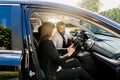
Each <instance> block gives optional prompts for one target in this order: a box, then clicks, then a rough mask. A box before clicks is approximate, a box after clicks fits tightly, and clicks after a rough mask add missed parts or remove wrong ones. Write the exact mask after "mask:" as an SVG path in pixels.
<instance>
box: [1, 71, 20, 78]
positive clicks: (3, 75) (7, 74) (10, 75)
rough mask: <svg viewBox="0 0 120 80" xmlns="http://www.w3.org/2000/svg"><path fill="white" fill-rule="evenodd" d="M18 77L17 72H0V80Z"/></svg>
mask: <svg viewBox="0 0 120 80" xmlns="http://www.w3.org/2000/svg"><path fill="white" fill-rule="evenodd" d="M18 76H19V73H18V72H11V71H8V72H7V71H0V80H8V79H11V78H15V77H18Z"/></svg>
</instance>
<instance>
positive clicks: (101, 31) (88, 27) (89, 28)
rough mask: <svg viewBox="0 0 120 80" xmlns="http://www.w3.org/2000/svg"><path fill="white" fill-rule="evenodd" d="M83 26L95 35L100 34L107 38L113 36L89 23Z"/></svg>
mask: <svg viewBox="0 0 120 80" xmlns="http://www.w3.org/2000/svg"><path fill="white" fill-rule="evenodd" d="M83 25H84V26H85V27H86V28H87V29H88V30H90V31H91V32H93V33H94V34H99V35H105V36H113V35H112V34H110V33H108V32H107V31H105V30H103V29H101V28H99V27H97V26H95V25H93V24H90V23H87V22H84V23H83Z"/></svg>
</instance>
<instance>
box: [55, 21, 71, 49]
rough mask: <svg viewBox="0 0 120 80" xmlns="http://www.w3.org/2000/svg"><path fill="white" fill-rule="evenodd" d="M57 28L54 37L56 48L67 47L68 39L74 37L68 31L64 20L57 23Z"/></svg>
mask: <svg viewBox="0 0 120 80" xmlns="http://www.w3.org/2000/svg"><path fill="white" fill-rule="evenodd" d="M56 28H57V32H56V34H55V36H54V37H53V43H54V44H55V46H56V48H67V47H68V46H67V44H68V39H72V35H69V34H67V33H66V31H65V24H64V22H62V21H60V22H58V23H57V25H56Z"/></svg>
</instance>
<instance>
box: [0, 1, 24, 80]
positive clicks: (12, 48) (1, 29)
mask: <svg viewBox="0 0 120 80" xmlns="http://www.w3.org/2000/svg"><path fill="white" fill-rule="evenodd" d="M16 10H17V12H16ZM0 11H1V12H0V72H1V74H2V75H1V79H2V78H5V79H9V78H11V77H12V76H11V74H13V75H14V77H18V67H19V65H20V64H21V60H22V35H21V25H20V22H21V21H20V5H19V4H16V5H14V4H13V5H12V4H11V5H6V4H2V3H0ZM14 15H15V16H14ZM15 21H16V22H15ZM14 71H15V73H14ZM3 72H4V73H3ZM9 72H10V74H9V76H7V75H6V74H8V73H9ZM2 76H4V77H2Z"/></svg>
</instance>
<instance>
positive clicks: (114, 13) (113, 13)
mask: <svg viewBox="0 0 120 80" xmlns="http://www.w3.org/2000/svg"><path fill="white" fill-rule="evenodd" d="M100 14H101V15H103V16H105V17H107V18H109V19H111V20H113V21H115V22H117V23H120V7H118V8H113V9H109V10H107V11H103V12H101V13H100Z"/></svg>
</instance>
